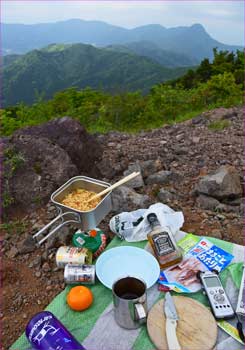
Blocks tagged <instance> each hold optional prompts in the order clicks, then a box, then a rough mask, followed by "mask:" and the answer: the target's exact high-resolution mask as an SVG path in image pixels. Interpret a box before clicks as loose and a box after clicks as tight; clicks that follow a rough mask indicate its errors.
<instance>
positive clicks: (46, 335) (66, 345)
mask: <svg viewBox="0 0 245 350" xmlns="http://www.w3.org/2000/svg"><path fill="white" fill-rule="evenodd" d="M26 337H27V339H28V340H29V342H30V343H31V344H32V346H34V348H35V349H37V350H85V348H84V347H83V346H82V345H81V344H80V343H79V342H78V341H77V340H76V339H75V338H74V337H73V335H72V334H71V333H70V332H69V331H68V330H67V329H66V328H65V326H64V325H63V324H62V323H61V322H60V321H59V320H58V319H57V318H56V317H55V316H54V315H53V314H52V313H51V312H49V311H42V312H39V313H38V314H36V315H35V316H34V317H33V318H32V319H31V320H30V321H29V323H28V324H27V326H26Z"/></svg>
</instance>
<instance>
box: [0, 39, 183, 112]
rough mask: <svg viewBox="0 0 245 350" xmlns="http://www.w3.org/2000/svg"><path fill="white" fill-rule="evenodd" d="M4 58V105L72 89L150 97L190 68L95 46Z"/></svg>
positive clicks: (58, 48)
mask: <svg viewBox="0 0 245 350" xmlns="http://www.w3.org/2000/svg"><path fill="white" fill-rule="evenodd" d="M10 58H11V59H8V56H6V57H5V58H4V61H7V65H6V66H5V68H4V70H3V101H2V102H3V105H4V106H7V105H14V104H16V103H19V102H25V103H29V104H30V103H33V102H34V101H35V100H36V99H37V98H38V97H42V98H44V99H47V98H51V97H52V96H53V94H54V93H55V92H58V91H61V90H64V89H66V88H70V87H76V88H86V87H90V88H94V89H99V90H104V91H108V92H111V93H113V94H115V93H121V92H127V91H136V90H140V91H142V92H143V93H146V92H148V91H149V90H150V88H151V87H152V86H153V85H154V84H156V83H160V82H162V81H166V80H169V79H174V78H177V77H179V76H181V75H183V74H184V72H186V70H187V69H186V68H175V69H169V68H165V67H163V66H161V65H160V64H158V63H155V62H154V61H153V60H151V59H149V58H147V57H141V56H138V55H136V54H133V53H123V52H116V51H114V50H107V49H103V48H95V47H93V46H92V45H84V44H74V45H70V44H68V45H50V46H48V47H46V48H44V49H41V50H33V51H31V52H29V53H27V54H25V55H19V56H18V55H17V56H13V55H11V57H10Z"/></svg>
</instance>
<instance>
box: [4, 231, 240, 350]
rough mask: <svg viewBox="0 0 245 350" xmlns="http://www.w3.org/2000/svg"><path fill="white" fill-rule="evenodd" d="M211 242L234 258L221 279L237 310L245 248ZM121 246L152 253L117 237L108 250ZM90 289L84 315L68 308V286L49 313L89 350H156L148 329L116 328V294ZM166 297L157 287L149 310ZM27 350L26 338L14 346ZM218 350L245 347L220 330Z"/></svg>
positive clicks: (200, 297) (194, 295)
mask: <svg viewBox="0 0 245 350" xmlns="http://www.w3.org/2000/svg"><path fill="white" fill-rule="evenodd" d="M185 235H186V233H185V232H181V231H180V232H179V233H178V234H177V240H179V239H181V238H183V237H184V236H185ZM208 239H209V240H210V241H211V242H212V243H214V244H216V245H217V246H219V247H220V248H222V249H224V250H226V251H227V252H229V253H231V254H233V255H234V259H233V261H232V264H230V265H229V266H228V267H227V268H226V269H225V270H224V271H223V272H222V273H221V275H220V277H221V280H222V283H223V285H224V287H225V288H226V291H227V294H228V295H229V297H230V300H231V304H232V306H233V307H234V308H235V307H236V303H237V297H238V289H239V286H240V283H241V278H242V266H243V261H244V247H242V246H239V245H236V244H232V243H229V242H225V241H221V240H218V239H215V238H210V237H208ZM118 246H134V247H139V248H145V249H148V245H147V242H146V241H143V242H137V243H128V242H126V241H121V240H120V239H119V238H117V237H115V238H114V239H113V240H112V242H111V243H110V244H109V245H108V247H107V249H111V248H114V247H118ZM89 287H90V289H91V291H92V293H93V295H94V302H93V304H92V306H91V307H90V308H89V309H87V310H85V311H83V312H75V311H72V310H71V309H70V308H69V307H68V306H67V304H66V294H67V293H68V291H69V290H70V289H71V288H72V287H71V286H67V287H66V289H65V290H64V291H63V292H61V293H60V294H59V295H57V296H56V297H55V299H54V300H53V301H52V302H51V303H50V304H49V305H48V306H47V308H46V310H48V311H51V312H52V313H53V314H54V315H55V316H56V317H57V318H58V319H59V320H60V321H61V322H62V323H63V324H64V325H65V326H66V327H67V329H68V330H69V331H70V332H71V333H72V334H73V335H74V337H75V338H76V339H77V340H78V341H79V342H80V343H81V344H82V345H83V346H84V347H85V348H86V349H87V350H154V349H155V346H154V345H153V343H152V342H151V340H150V338H149V337H148V334H147V330H146V326H142V327H141V328H138V329H135V330H126V329H123V328H121V327H119V326H118V325H117V324H116V322H115V320H114V315H113V305H112V292H111V290H110V289H108V288H106V287H104V286H103V285H102V284H101V283H100V282H99V281H97V282H96V284H95V285H92V286H89ZM185 296H188V297H190V298H193V299H196V300H198V301H200V302H201V303H203V304H204V305H206V306H208V303H207V299H206V297H205V296H204V295H203V294H202V292H197V293H192V294H185ZM163 297H164V293H162V292H159V291H158V288H157V284H155V285H154V286H153V287H152V288H150V289H148V291H147V299H148V308H149V309H150V308H151V307H152V305H153V304H154V303H155V302H156V301H157V300H159V299H160V298H163ZM33 316H34V315H33ZM229 322H230V323H233V325H235V324H236V320H232V321H229ZM27 349H28V350H29V349H32V348H31V346H30V343H29V342H28V341H27V339H26V337H25V335H24V334H22V336H21V337H20V338H19V339H18V340H17V341H16V342H15V343H14V344H13V345H12V346H11V350H27ZM216 349H217V350H227V349H229V350H242V349H244V345H242V344H240V343H239V342H237V341H236V340H234V339H233V338H231V337H230V336H229V335H228V334H226V333H225V332H224V331H222V330H220V329H219V331H218V341H217V347H216ZM190 350H191V349H190ZM196 350H199V349H196ZM200 350H202V349H200Z"/></svg>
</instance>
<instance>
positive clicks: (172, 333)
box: [164, 292, 181, 350]
mask: <svg viewBox="0 0 245 350" xmlns="http://www.w3.org/2000/svg"><path fill="white" fill-rule="evenodd" d="M164 313H165V316H166V335H167V343H168V350H181V347H180V345H179V342H178V338H177V334H176V328H177V321H178V319H179V317H178V314H177V311H176V308H175V305H174V300H173V298H172V296H171V294H170V293H169V292H167V293H166V295H165V302H164Z"/></svg>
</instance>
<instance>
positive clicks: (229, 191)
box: [196, 166, 242, 200]
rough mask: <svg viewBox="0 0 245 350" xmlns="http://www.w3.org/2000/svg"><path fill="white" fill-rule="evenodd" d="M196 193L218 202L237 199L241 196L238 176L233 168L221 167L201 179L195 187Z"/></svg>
mask: <svg viewBox="0 0 245 350" xmlns="http://www.w3.org/2000/svg"><path fill="white" fill-rule="evenodd" d="M196 191H197V192H198V193H200V194H204V195H206V196H210V197H213V198H216V199H219V200H231V199H235V198H239V197H241V195H242V187H241V183H240V176H239V174H238V172H237V171H236V169H235V168H234V167H232V166H221V167H220V168H219V169H217V170H215V171H214V172H212V173H211V174H209V175H206V176H204V177H203V178H201V180H200V181H199V183H198V184H197V186H196Z"/></svg>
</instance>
